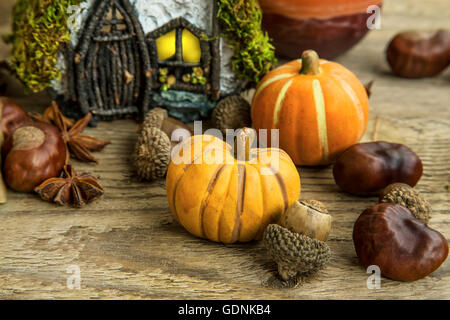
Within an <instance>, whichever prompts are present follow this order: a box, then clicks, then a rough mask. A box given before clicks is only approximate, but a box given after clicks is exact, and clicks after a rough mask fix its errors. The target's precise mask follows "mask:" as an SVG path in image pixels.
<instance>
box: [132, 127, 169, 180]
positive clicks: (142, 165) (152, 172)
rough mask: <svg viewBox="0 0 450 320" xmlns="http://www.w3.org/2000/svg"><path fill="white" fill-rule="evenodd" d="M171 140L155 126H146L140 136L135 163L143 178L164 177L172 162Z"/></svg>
mask: <svg viewBox="0 0 450 320" xmlns="http://www.w3.org/2000/svg"><path fill="white" fill-rule="evenodd" d="M170 150H171V142H170V139H169V137H168V136H167V134H165V133H164V132H162V131H161V130H160V129H158V128H155V127H150V128H147V127H144V128H143V130H142V132H141V135H140V136H139V138H138V142H137V144H136V149H135V153H134V164H135V167H136V170H137V173H138V175H139V177H140V178H141V179H145V180H149V181H152V180H155V179H160V178H163V177H164V176H165V174H166V172H167V168H168V167H169V162H170Z"/></svg>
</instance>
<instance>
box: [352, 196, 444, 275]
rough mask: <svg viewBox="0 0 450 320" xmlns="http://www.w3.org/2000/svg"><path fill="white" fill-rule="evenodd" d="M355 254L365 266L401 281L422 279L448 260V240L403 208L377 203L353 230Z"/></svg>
mask: <svg viewBox="0 0 450 320" xmlns="http://www.w3.org/2000/svg"><path fill="white" fill-rule="evenodd" d="M353 243H354V246H355V250H356V254H357V255H358V258H359V259H360V261H361V263H362V264H363V265H364V267H366V268H367V267H368V266H371V265H376V266H378V267H380V270H381V274H382V275H384V276H386V277H388V278H391V279H394V280H400V281H415V280H419V279H422V278H425V277H426V276H428V275H429V274H431V273H432V272H434V271H435V270H437V269H438V268H439V267H440V266H441V264H442V263H443V262H444V261H445V260H446V259H447V256H448V244H447V240H446V239H445V238H444V236H443V235H442V234H440V233H439V232H437V231H435V230H433V229H431V228H429V227H427V225H426V224H425V223H423V222H422V221H420V220H418V219H416V218H415V217H414V215H413V214H412V213H411V211H409V210H408V209H406V208H405V207H403V206H400V205H397V204H388V203H383V204H378V205H376V206H373V207H371V208H368V209H366V210H365V211H364V212H363V213H362V214H361V216H360V217H359V218H358V220H357V221H356V223H355V226H354V228H353Z"/></svg>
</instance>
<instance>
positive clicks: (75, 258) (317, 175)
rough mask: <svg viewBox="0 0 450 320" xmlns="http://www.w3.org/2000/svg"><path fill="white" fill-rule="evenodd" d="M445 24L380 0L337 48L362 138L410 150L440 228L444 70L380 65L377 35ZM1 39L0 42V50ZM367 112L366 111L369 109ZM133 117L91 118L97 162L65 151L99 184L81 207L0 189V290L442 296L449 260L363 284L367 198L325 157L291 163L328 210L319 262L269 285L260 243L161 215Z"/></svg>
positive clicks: (421, 7)
mask: <svg viewBox="0 0 450 320" xmlns="http://www.w3.org/2000/svg"><path fill="white" fill-rule="evenodd" d="M12 3H13V0H2V1H0V21H1V22H0V34H5V33H7V32H8V31H9V25H10V10H11V7H12ZM438 27H441V28H443V27H444V28H447V29H450V8H449V6H448V0H428V1H425V2H424V1H422V0H404V1H399V0H386V1H385V6H384V10H383V14H382V30H379V31H373V32H371V33H370V34H369V36H368V37H367V38H365V39H364V41H363V42H362V43H360V44H359V45H358V46H357V47H356V48H354V49H353V50H352V51H351V52H349V53H348V54H346V55H345V56H343V57H341V58H339V59H338V61H339V62H341V63H342V64H343V65H345V66H347V67H348V68H350V69H351V70H353V71H354V72H355V73H356V75H357V76H358V77H359V78H360V79H361V80H362V81H363V82H368V81H369V80H372V79H375V80H376V82H375V86H374V93H373V97H372V99H371V121H370V125H369V128H368V131H367V134H366V137H365V138H364V140H365V141H370V140H371V139H372V137H373V131H374V127H375V123H376V122H378V127H379V131H378V139H383V140H387V141H392V142H400V143H405V144H407V145H408V146H410V147H411V148H412V149H413V150H415V151H416V152H417V153H418V154H419V155H420V157H421V158H422V160H423V162H424V166H425V172H424V176H423V178H422V180H421V181H420V183H419V185H418V188H419V189H420V190H421V191H422V193H423V194H424V196H426V197H427V198H428V199H429V200H430V201H431V203H432V205H433V208H434V216H433V219H432V221H431V226H432V227H433V228H435V229H437V230H439V231H441V232H442V233H443V234H444V235H445V236H446V237H449V236H450V222H449V218H450V214H449V212H448V208H449V207H448V203H449V191H448V190H447V189H446V186H447V185H448V183H449V180H450V139H449V137H450V119H449V111H450V70H447V71H446V72H445V73H444V74H442V75H441V76H439V77H436V78H433V79H425V80H405V79H398V78H395V77H393V76H391V74H390V72H389V68H388V65H387V63H386V62H385V59H384V49H385V46H386V44H387V42H388V40H389V39H390V38H391V37H392V36H393V35H394V34H395V33H396V32H398V31H400V30H403V29H407V28H418V29H433V28H438ZM8 55H9V48H8V47H7V46H5V45H4V44H0V59H5V58H7V57H8ZM14 87H15V88H14ZM8 94H9V95H11V96H14V97H15V98H16V99H17V100H18V101H19V102H21V103H22V104H23V105H24V106H25V107H26V108H27V109H28V110H43V108H44V107H46V106H47V105H48V103H49V101H48V98H47V96H46V95H45V94H39V95H34V96H25V95H23V94H22V93H21V91H20V90H19V88H17V85H16V86H13V88H12V89H11V90H10V91H9V92H8ZM377 119H378V120H377ZM136 130H137V124H136V123H135V122H133V121H115V122H110V123H101V124H100V125H99V127H98V128H97V129H88V130H87V132H88V133H89V134H91V135H93V136H96V137H98V138H102V139H111V140H112V142H113V143H112V145H110V146H108V147H107V148H106V150H105V151H104V152H102V153H101V154H98V157H99V159H100V164H99V165H87V164H81V163H77V162H75V163H74V165H75V168H76V169H77V170H78V171H90V172H92V173H94V174H96V175H100V176H101V184H102V185H103V186H104V187H105V189H106V194H105V196H104V197H103V198H102V199H101V200H100V201H98V202H96V203H93V204H92V205H89V206H88V207H86V208H85V209H83V210H76V209H67V208H61V207H59V206H56V205H52V204H48V203H45V202H43V201H41V200H40V199H39V198H38V197H37V196H35V195H32V194H29V195H28V194H18V193H14V192H10V193H9V202H8V203H7V204H6V205H4V206H1V207H0V219H1V220H0V298H2V299H35V298H44V299H47V298H48V299H54V298H58V299H59V298H63V299H64V298H76V299H78V298H82V299H85V298H86V299H108V298H112V299H131V298H132V299H135V298H136V299H141V298H145V299H181V298H188V299H197V298H212V299H216V298H217V299H219V298H220V299H352V298H356V299H386V298H393V299H409V298H418V299H445V298H446V299H449V298H450V262H449V261H447V262H446V263H444V265H443V266H442V267H441V268H440V269H439V270H438V271H436V272H435V273H434V274H432V275H430V276H429V277H427V278H426V279H423V280H420V281H417V282H414V283H401V282H395V281H391V280H388V279H385V278H383V279H382V283H381V289H378V290H369V289H367V287H366V281H367V278H368V276H369V275H368V274H367V273H366V271H365V270H364V269H363V268H362V267H361V266H360V265H359V264H358V259H357V257H356V255H355V251H354V248H353V243H352V240H351V234H352V227H353V223H354V221H355V220H356V219H357V217H358V215H359V214H360V213H361V212H362V211H363V210H364V209H365V208H367V207H369V206H371V205H373V204H375V203H376V199H375V198H358V197H353V196H351V195H348V194H345V193H343V192H341V191H340V190H339V189H338V188H337V187H336V185H335V183H334V181H333V177H332V174H331V170H330V168H312V169H311V168H309V169H306V168H300V169H299V171H300V174H301V178H302V195H301V198H303V199H317V200H321V201H323V202H324V203H325V204H326V205H327V206H328V208H329V210H330V212H331V214H332V215H333V219H334V220H333V231H332V234H331V239H330V241H329V245H330V246H331V248H332V250H333V255H332V259H331V262H330V264H329V266H328V267H327V268H326V269H325V270H323V271H321V272H320V273H319V274H318V275H317V276H316V277H315V278H314V279H310V280H309V281H308V282H306V283H305V284H303V285H302V286H301V287H297V288H295V289H285V288H283V289H281V288H273V287H274V286H276V284H277V282H276V281H275V280H274V279H275V277H274V276H275V274H276V265H275V264H274V263H273V262H272V261H271V260H270V259H269V258H268V256H267V255H266V251H265V249H264V247H263V246H262V244H261V243H258V242H253V243H249V244H235V245H222V244H216V243H211V242H208V241H205V240H201V239H197V238H194V237H192V236H191V235H189V234H188V233H187V232H185V231H184V230H183V228H182V227H181V226H180V225H179V224H178V223H176V222H174V221H173V219H172V216H171V213H170V211H169V207H168V204H167V201H166V197H165V188H164V181H159V182H155V183H152V184H145V183H139V182H138V181H137V179H136V178H135V177H134V175H133V170H132V166H131V163H130V153H131V152H132V149H133V145H134V143H135V140H136ZM72 265H77V266H78V267H79V268H80V271H81V289H80V290H76V289H75V290H70V289H68V288H67V285H66V281H67V279H68V277H69V276H70V274H69V273H68V272H67V271H68V268H69V266H72Z"/></svg>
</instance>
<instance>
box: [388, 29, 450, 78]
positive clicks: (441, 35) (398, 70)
mask: <svg viewBox="0 0 450 320" xmlns="http://www.w3.org/2000/svg"><path fill="white" fill-rule="evenodd" d="M386 56H387V61H388V62H389V65H390V66H391V69H392V71H393V72H394V74H395V75H397V76H400V77H404V78H424V77H432V76H435V75H437V74H439V73H441V72H442V71H443V70H444V69H445V68H447V66H448V65H449V64H450V31H448V30H437V31H432V32H429V31H405V32H402V33H399V34H397V35H396V36H395V37H394V38H393V39H392V40H391V42H390V44H389V46H388V48H387V50H386Z"/></svg>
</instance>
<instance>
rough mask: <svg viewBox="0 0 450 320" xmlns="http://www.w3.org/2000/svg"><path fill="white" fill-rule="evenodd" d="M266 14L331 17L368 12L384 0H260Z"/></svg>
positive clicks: (316, 17) (294, 17)
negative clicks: (369, 8) (370, 7)
mask: <svg viewBox="0 0 450 320" xmlns="http://www.w3.org/2000/svg"><path fill="white" fill-rule="evenodd" d="M259 3H260V6H261V8H262V10H263V12H264V13H266V14H278V15H282V16H285V17H288V18H291V19H297V20H302V19H310V18H315V19H330V18H334V17H339V16H347V15H354V14H359V13H366V11H367V8H368V7H369V6H371V5H378V6H381V5H382V3H383V0H321V1H320V2H318V1H317V0H277V1H273V0H259Z"/></svg>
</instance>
